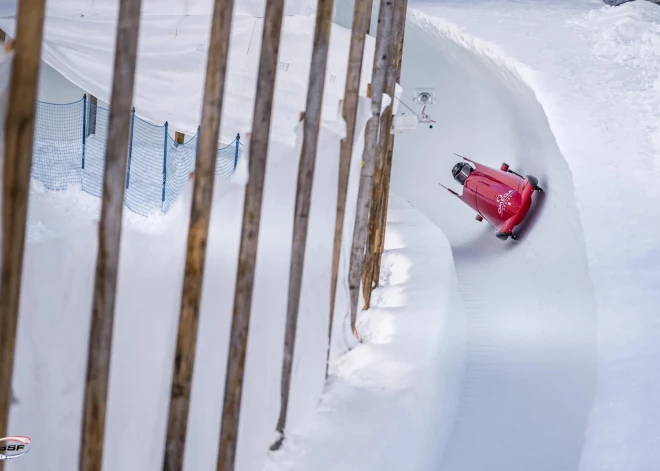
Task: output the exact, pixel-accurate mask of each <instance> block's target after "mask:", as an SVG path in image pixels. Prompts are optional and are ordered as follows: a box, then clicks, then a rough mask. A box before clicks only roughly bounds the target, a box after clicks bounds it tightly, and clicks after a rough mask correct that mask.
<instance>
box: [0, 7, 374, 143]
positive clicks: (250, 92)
mask: <svg viewBox="0 0 660 471" xmlns="http://www.w3.org/2000/svg"><path fill="white" fill-rule="evenodd" d="M48 3H49V7H48V11H47V16H46V23H45V31H44V45H43V52H42V58H43V60H44V61H45V62H46V63H48V64H49V65H50V66H52V67H53V68H54V69H56V70H57V71H59V72H60V73H61V74H62V75H64V76H65V77H66V78H67V79H69V80H70V81H71V82H73V83H75V84H76V85H78V86H79V87H80V88H82V89H83V90H85V91H87V92H89V93H91V94H92V95H94V96H96V97H97V98H98V99H99V100H101V101H103V102H106V103H109V102H110V93H111V86H112V70H113V66H114V44H115V35H116V5H117V2H116V1H107V0H96V1H90V0H85V1H83V0H67V1H64V0H49V2H48ZM312 4H315V1H311V0H294V1H290V2H288V3H287V13H288V14H296V16H287V17H286V18H285V20H284V25H283V32H282V40H281V46H280V57H279V61H280V62H279V69H278V75H277V84H276V96H275V100H274V105H275V110H276V111H275V115H274V118H273V126H272V131H271V138H272V139H276V140H278V141H281V142H286V143H289V144H291V145H294V143H295V139H296V137H295V134H294V132H293V129H294V127H295V125H296V123H297V122H298V120H299V118H300V113H301V112H302V111H303V110H304V109H305V101H306V94H307V83H308V80H309V67H310V61H311V52H312V38H313V36H314V27H315V17H314V16H313V15H309V14H307V15H301V13H305V12H307V13H309V11H313V9H311V7H310V5H312ZM263 5H264V2H263V1H252V0H250V1H243V2H240V1H239V2H238V6H237V7H236V11H237V13H236V14H235V15H234V19H233V23H232V32H231V44H230V57H229V64H228V73H227V83H226V88H225V98H224V106H223V118H222V125H221V141H223V142H230V141H232V140H233V139H234V137H235V135H236V133H237V132H240V133H245V132H247V131H249V130H250V128H251V121H252V112H253V106H254V97H255V94H256V81H257V74H258V66H259V55H260V49H261V48H260V45H261V35H262V28H263V23H264V20H263V19H261V18H257V17H255V15H257V14H262V12H263ZM14 9H15V6H12V4H11V3H8V2H4V3H1V4H0V28H2V29H3V30H4V31H6V32H7V34H8V35H10V36H12V37H14V36H15V16H14V15H15V12H14ZM185 12H189V13H188V14H184V13H185ZM211 12H212V3H211V1H210V0H188V1H180V0H146V2H145V5H144V11H143V14H142V19H141V23H140V39H139V44H138V64H137V72H136V74H137V78H136V90H135V96H134V106H135V108H136V113H137V114H138V116H140V117H142V118H144V119H147V120H149V121H152V122H154V123H156V124H162V123H164V122H165V121H168V123H169V126H170V129H172V130H176V131H181V132H184V133H186V134H194V133H195V132H196V131H197V127H198V125H199V123H200V118H201V103H202V101H201V100H202V97H203V92H204V82H205V72H206V62H207V45H208V42H209V35H210V21H211ZM350 36H351V32H350V30H347V29H345V28H342V27H340V26H337V25H334V24H333V28H332V33H331V44H330V56H329V62H328V69H327V75H326V77H327V80H326V90H325V95H324V116H323V119H324V120H325V121H330V122H332V121H335V120H336V119H337V117H338V111H339V102H340V100H341V99H342V97H343V94H344V84H345V78H346V64H347V61H348V47H349V44H350ZM374 43H375V41H374V38H373V37H367V42H366V47H365V60H364V64H363V72H362V84H361V86H362V94H364V93H366V85H367V83H369V82H370V79H371V70H372V66H373V50H374V45H375V44H374Z"/></svg>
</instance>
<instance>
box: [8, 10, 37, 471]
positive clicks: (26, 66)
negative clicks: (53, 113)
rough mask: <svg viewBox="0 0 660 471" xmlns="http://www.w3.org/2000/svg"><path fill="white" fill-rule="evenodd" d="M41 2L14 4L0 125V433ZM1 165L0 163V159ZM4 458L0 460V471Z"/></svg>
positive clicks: (15, 308) (14, 317) (19, 271)
mask: <svg viewBox="0 0 660 471" xmlns="http://www.w3.org/2000/svg"><path fill="white" fill-rule="evenodd" d="M44 11H45V0H21V1H20V2H19V3H18V17H17V24H16V31H17V32H18V33H17V35H16V44H15V52H14V57H13V65H12V75H11V80H10V83H9V90H8V95H9V102H8V105H7V114H6V117H5V129H4V133H5V136H4V145H5V148H4V160H5V161H4V170H3V183H2V191H3V197H2V231H3V234H2V271H1V272H0V273H1V275H0V276H1V281H0V436H2V437H6V436H7V435H9V431H8V430H7V426H8V422H9V409H10V407H11V399H12V384H11V382H12V374H13V369H14V353H15V348H16V330H17V327H18V312H19V300H20V296H21V277H22V275H23V252H24V248H25V228H26V218H27V207H28V194H29V187H30V168H31V166H32V142H33V136H34V122H35V113H36V104H37V84H38V80H39V66H40V64H41V40H42V35H43V26H44ZM0 164H2V163H0ZM2 468H3V461H0V470H1V469H2Z"/></svg>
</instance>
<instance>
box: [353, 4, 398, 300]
mask: <svg viewBox="0 0 660 471" xmlns="http://www.w3.org/2000/svg"><path fill="white" fill-rule="evenodd" d="M406 7H407V1H406V0H401V1H399V2H398V3H397V4H396V6H395V7H394V13H393V19H392V22H393V25H392V27H393V34H392V37H391V42H390V46H389V47H390V57H391V63H390V66H389V68H388V71H387V79H386V84H385V93H387V94H388V95H389V96H390V97H391V98H392V103H391V104H390V105H389V106H388V107H387V108H386V109H385V112H384V113H383V116H382V117H381V132H380V135H379V142H378V151H377V159H376V171H375V175H374V183H373V187H372V190H371V205H370V208H369V222H368V225H367V248H366V251H365V255H364V266H363V270H362V292H363V296H364V301H365V305H364V308H363V309H369V307H370V303H371V293H372V291H373V289H374V287H375V286H376V283H377V281H378V280H376V282H374V276H375V277H376V278H378V276H379V275H378V274H376V270H375V268H376V258H377V254H378V247H379V246H380V240H379V239H380V236H381V233H382V230H381V227H380V225H381V219H382V215H381V213H382V210H383V195H384V186H385V179H384V177H385V173H386V169H385V168H386V166H387V162H386V161H387V157H388V151H389V145H390V137H391V133H390V129H391V128H392V110H393V109H394V93H395V91H396V83H397V65H399V57H398V56H400V53H399V52H400V50H401V49H402V48H399V43H401V44H402V39H403V30H404V29H405V26H406V23H405V21H406Z"/></svg>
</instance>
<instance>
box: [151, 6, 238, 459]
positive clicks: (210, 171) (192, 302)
mask: <svg viewBox="0 0 660 471" xmlns="http://www.w3.org/2000/svg"><path fill="white" fill-rule="evenodd" d="M233 11H234V0H215V2H214V6H213V18H212V19H211V37H210V42H209V52H208V62H207V67H206V80H205V84H204V100H203V106H202V123H201V132H200V134H199V141H198V144H199V152H198V154H197V159H196V164H195V181H194V185H193V196H192V206H191V208H190V222H189V226H188V240H187V243H186V262H185V272H184V278H183V289H182V295H181V305H180V307H181V310H180V313H179V325H178V330H177V343H176V351H175V356H174V359H173V365H172V366H173V374H172V384H171V388H170V403H169V411H168V418H167V438H166V442H165V458H164V462H163V470H164V471H180V470H181V469H182V468H183V455H184V450H185V446H186V430H187V426H188V412H189V409H190V392H191V386H192V375H193V368H194V365H195V346H196V344H197V328H198V325H199V310H200V302H201V296H202V283H203V280H204V267H205V261H206V248H207V240H208V235H209V221H210V218H211V206H212V204H213V186H214V183H215V167H216V163H217V160H218V139H219V134H220V121H221V117H222V105H223V101H224V92H225V83H226V75H227V74H226V72H227V59H228V56H229V41H230V35H231V26H232V14H233Z"/></svg>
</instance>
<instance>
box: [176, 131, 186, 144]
mask: <svg viewBox="0 0 660 471" xmlns="http://www.w3.org/2000/svg"><path fill="white" fill-rule="evenodd" d="M185 140H186V135H185V134H184V133H182V132H179V131H176V132H175V133H174V142H176V143H177V145H178V144H183V143H184V142H185Z"/></svg>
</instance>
